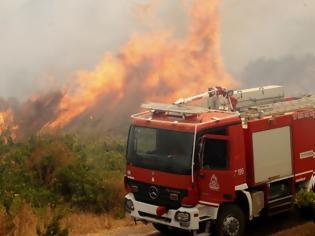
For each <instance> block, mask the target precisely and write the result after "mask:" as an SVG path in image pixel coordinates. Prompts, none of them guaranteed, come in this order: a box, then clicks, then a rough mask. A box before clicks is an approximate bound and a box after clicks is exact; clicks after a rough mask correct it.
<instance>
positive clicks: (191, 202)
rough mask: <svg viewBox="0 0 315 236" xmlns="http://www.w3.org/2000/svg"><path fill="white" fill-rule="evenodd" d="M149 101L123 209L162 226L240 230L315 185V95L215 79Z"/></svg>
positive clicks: (130, 154)
mask: <svg viewBox="0 0 315 236" xmlns="http://www.w3.org/2000/svg"><path fill="white" fill-rule="evenodd" d="M197 100H198V101H197ZM196 101H197V102H199V103H203V104H196ZM201 101H202V102H201ZM189 103H191V104H190V105H189ZM142 107H143V108H144V109H145V111H144V112H142V113H139V114H135V115H133V116H132V125H131V127H130V131H129V138H128V147H127V154H126V156H127V157H126V158H127V166H126V173H125V188H126V190H127V192H128V194H127V195H126V199H125V209H126V211H127V212H128V213H129V214H130V215H131V216H132V217H133V218H134V219H136V220H141V221H145V222H152V223H153V225H154V227H155V228H156V229H158V230H159V231H161V232H175V230H178V229H180V230H187V231H189V232H191V233H192V235H210V233H211V232H213V231H215V233H216V234H217V235H242V234H243V232H244V228H245V225H246V222H247V221H248V220H252V219H254V218H255V217H259V216H261V215H264V214H269V215H270V214H276V213H280V212H283V211H286V210H288V209H291V208H292V206H293V203H294V195H295V193H297V191H299V189H301V188H306V189H308V190H310V191H311V190H312V189H314V183H315V152H314V150H315V96H300V97H285V95H284V89H283V87H281V86H275V85H273V86H265V87H260V88H252V89H244V90H236V91H232V90H226V89H223V88H220V87H216V88H212V89H209V90H208V91H207V92H206V93H203V94H200V95H196V96H193V97H190V98H186V99H179V100H178V101H176V102H175V103H173V104H160V103H148V104H144V105H142ZM173 234H175V233H173Z"/></svg>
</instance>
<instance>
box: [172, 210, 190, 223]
mask: <svg viewBox="0 0 315 236" xmlns="http://www.w3.org/2000/svg"><path fill="white" fill-rule="evenodd" d="M175 220H176V221H178V222H190V214H189V213H188V212H180V211H178V212H176V214H175Z"/></svg>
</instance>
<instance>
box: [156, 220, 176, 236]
mask: <svg viewBox="0 0 315 236" xmlns="http://www.w3.org/2000/svg"><path fill="white" fill-rule="evenodd" d="M152 225H153V227H154V228H155V229H156V230H157V231H159V232H160V233H162V234H163V235H173V230H174V229H173V228H172V227H171V226H167V225H162V224H158V223H152Z"/></svg>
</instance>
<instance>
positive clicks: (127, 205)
mask: <svg viewBox="0 0 315 236" xmlns="http://www.w3.org/2000/svg"><path fill="white" fill-rule="evenodd" d="M125 210H126V212H128V213H131V212H132V211H134V210H135V206H134V205H133V202H132V201H131V200H130V199H126V201H125Z"/></svg>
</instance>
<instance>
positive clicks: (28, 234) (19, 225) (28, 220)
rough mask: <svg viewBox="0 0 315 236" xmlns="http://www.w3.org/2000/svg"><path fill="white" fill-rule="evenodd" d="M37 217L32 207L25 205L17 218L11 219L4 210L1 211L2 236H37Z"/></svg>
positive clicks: (0, 231)
mask: <svg viewBox="0 0 315 236" xmlns="http://www.w3.org/2000/svg"><path fill="white" fill-rule="evenodd" d="M36 223H37V217H36V216H35V214H34V212H33V211H32V209H31V207H30V206H28V205H24V206H22V207H21V209H20V210H19V212H18V213H17V214H16V216H15V217H14V218H13V219H11V218H10V217H9V216H8V215H7V214H6V212H5V210H4V209H3V208H2V209H1V210H0V235H1V236H2V235H3V236H5V235H9V236H20V235H25V236H35V235H36V232H35V227H36Z"/></svg>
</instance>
